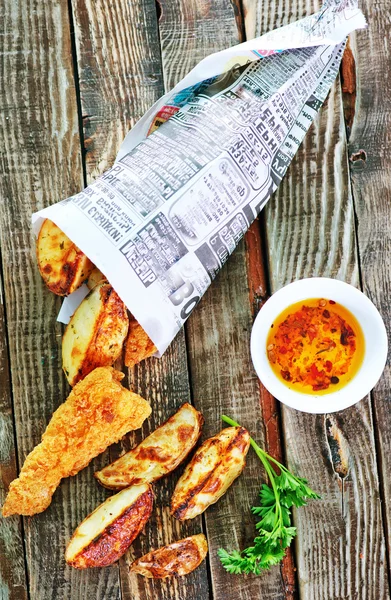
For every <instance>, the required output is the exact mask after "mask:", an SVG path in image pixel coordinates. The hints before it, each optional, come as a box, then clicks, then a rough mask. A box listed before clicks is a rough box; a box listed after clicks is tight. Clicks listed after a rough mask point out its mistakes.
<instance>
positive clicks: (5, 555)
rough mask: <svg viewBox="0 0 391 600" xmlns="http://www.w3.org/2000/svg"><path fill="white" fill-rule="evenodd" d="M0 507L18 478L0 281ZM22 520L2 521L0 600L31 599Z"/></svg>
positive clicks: (0, 524)
mask: <svg viewBox="0 0 391 600" xmlns="http://www.w3.org/2000/svg"><path fill="white" fill-rule="evenodd" d="M0 473H1V480H0V504H3V502H4V499H5V496H6V491H7V489H8V486H9V484H10V482H11V481H12V480H13V479H14V478H15V477H16V476H17V464H16V450H15V433H14V426H13V414H12V397H11V377H10V371H9V362H8V344H7V335H6V324H5V305H4V292H3V282H2V280H1V278H0ZM27 594H28V590H27V581H26V570H25V554H24V547H23V539H22V520H21V518H20V517H16V516H15V517H12V518H11V519H4V518H0V598H1V600H6V599H7V600H8V599H9V600H24V599H26V598H27V597H28V596H27Z"/></svg>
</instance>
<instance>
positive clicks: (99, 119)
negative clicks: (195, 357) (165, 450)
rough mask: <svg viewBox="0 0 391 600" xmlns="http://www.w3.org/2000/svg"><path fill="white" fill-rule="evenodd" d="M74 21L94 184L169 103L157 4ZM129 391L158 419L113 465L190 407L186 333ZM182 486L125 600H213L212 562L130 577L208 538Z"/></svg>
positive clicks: (162, 496)
mask: <svg viewBox="0 0 391 600" xmlns="http://www.w3.org/2000/svg"><path fill="white" fill-rule="evenodd" d="M73 15H74V24H75V41H76V47H77V60H78V70H79V74H80V93H81V103H82V106H83V114H88V115H95V116H93V117H91V116H90V117H88V121H87V119H86V120H85V123H84V125H85V135H86V136H87V139H86V140H85V142H86V150H87V154H86V168H87V181H88V182H90V181H91V180H92V179H94V177H96V176H97V175H99V174H100V173H101V172H103V171H104V170H105V169H107V168H109V167H110V166H111V164H112V162H113V161H114V159H115V156H116V154H117V152H118V149H119V145H120V143H121V142H122V139H123V138H124V137H125V134H126V133H127V131H128V129H129V128H130V126H131V125H133V124H134V123H135V122H136V121H137V120H138V119H139V118H140V117H141V116H142V114H144V112H145V111H146V110H147V109H148V108H149V107H150V106H151V105H152V104H153V103H154V102H155V101H156V100H157V99H158V98H159V96H160V95H162V93H163V78H162V71H161V62H160V43H159V35H158V29H157V17H156V9H155V3H154V2H153V1H149V0H148V1H146V0H140V1H138V2H134V3H129V2H126V1H122V2H118V3H116V4H113V5H108V4H107V3H105V2H88V1H87V2H86V1H85V0H75V1H74V2H73ZM103 17H104V18H103ZM129 384H130V387H131V389H132V390H134V391H135V392H137V393H139V394H141V395H142V396H143V397H144V398H146V399H147V400H149V401H150V402H151V406H152V415H151V417H150V418H149V419H148V421H147V422H146V423H145V424H144V427H143V430H142V432H137V433H135V434H131V435H129V436H128V439H124V441H123V443H122V444H121V445H119V446H118V447H117V448H112V450H111V459H114V458H116V457H117V456H119V454H120V453H122V452H124V451H127V450H129V449H130V448H131V447H133V446H134V445H135V444H136V443H139V442H140V441H141V440H142V439H143V438H144V437H145V436H146V435H148V434H149V433H150V432H151V431H153V430H154V429H155V428H156V427H157V426H158V425H160V424H161V423H162V422H163V421H165V420H166V419H167V418H168V417H169V416H170V415H171V414H172V413H174V412H175V410H176V409H177V408H179V406H180V405H181V404H182V403H183V402H186V401H190V386H189V380H188V368H187V358H186V347H185V339H184V333H183V331H182V332H181V333H180V334H179V335H178V336H177V338H176V339H175V341H174V342H173V343H172V344H171V346H170V349H169V350H168V352H167V353H166V354H165V355H164V357H163V358H162V359H161V360H160V361H158V360H156V359H153V358H152V359H149V360H147V361H144V362H143V363H142V364H141V365H139V366H137V367H135V368H134V369H133V370H132V371H131V372H129ZM176 479H177V476H176V475H174V476H171V477H167V478H165V479H163V480H162V481H159V482H157V483H156V485H155V486H154V491H155V494H156V500H155V508H154V512H153V515H152V517H151V519H150V521H149V522H148V523H147V525H146V527H145V530H144V533H143V534H142V535H141V536H140V537H139V538H138V539H137V540H135V542H134V543H133V545H132V547H131V549H130V551H129V552H128V553H127V554H126V556H125V557H124V558H123V559H122V560H121V561H120V563H119V565H120V573H121V591H122V598H123V599H124V600H126V599H129V600H130V599H131V598H132V599H133V598H134V599H140V600H141V599H142V600H144V599H145V600H147V599H148V600H155V599H157V598H159V600H186V599H189V600H193V599H195V598H208V597H209V585H208V576H207V573H206V563H205V562H204V563H203V564H202V565H201V566H200V567H199V568H198V569H197V570H196V571H195V572H194V573H192V574H190V575H189V576H187V577H181V578H178V579H176V578H175V579H168V580H149V579H146V578H144V577H142V576H140V575H137V574H135V573H130V571H129V565H130V563H131V562H132V561H133V560H134V559H136V558H139V557H140V556H142V555H143V554H146V553H147V552H149V551H150V550H152V549H156V548H158V547H160V546H162V545H166V544H169V543H171V542H172V541H175V540H178V539H181V538H182V537H186V536H188V535H192V534H194V533H200V532H201V531H202V522H201V519H195V520H194V521H191V522H189V523H185V524H183V525H181V524H179V523H178V522H177V521H175V520H174V519H172V518H171V517H170V515H169V502H170V497H171V494H172V491H173V489H174V486H175V482H176Z"/></svg>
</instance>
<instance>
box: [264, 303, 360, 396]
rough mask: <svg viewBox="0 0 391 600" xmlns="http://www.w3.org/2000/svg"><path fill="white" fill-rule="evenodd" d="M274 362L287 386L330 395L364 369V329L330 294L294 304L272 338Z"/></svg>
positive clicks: (269, 351) (279, 320)
mask: <svg viewBox="0 0 391 600" xmlns="http://www.w3.org/2000/svg"><path fill="white" fill-rule="evenodd" d="M266 352H267V355H268V359H269V362H270V365H271V367H272V369H273V371H274V373H275V374H276V375H277V377H278V378H279V379H280V381H282V382H283V383H284V384H285V385H286V386H287V387H289V388H290V389H292V390H295V391H297V392H301V393H304V394H313V395H318V394H322V395H323V394H329V393H331V392H334V391H336V390H338V389H341V388H342V387H343V386H345V385H346V384H347V383H348V382H349V381H351V379H352V378H353V377H354V376H355V375H356V373H357V372H358V370H359V368H360V366H361V364H362V361H363V358H364V353H365V340H364V334H363V332H362V329H361V327H360V325H359V323H358V321H357V319H356V318H355V317H354V316H353V315H352V313H351V312H350V311H349V310H348V309H347V308H345V307H344V306H342V305H341V304H339V303H336V302H334V301H333V300H327V299H325V298H310V299H308V300H301V301H300V302H296V303H295V304H291V305H290V306H288V308H286V309H285V310H284V311H283V312H282V313H281V314H280V315H279V316H278V317H277V318H276V319H275V320H274V322H273V324H272V325H271V327H270V331H269V335H268V337H267V343H266Z"/></svg>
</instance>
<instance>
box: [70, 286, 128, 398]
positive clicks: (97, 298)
mask: <svg viewBox="0 0 391 600" xmlns="http://www.w3.org/2000/svg"><path fill="white" fill-rule="evenodd" d="M88 312H90V315H88ZM86 315H87V316H90V317H91V318H90V319H89V320H88V323H89V325H88V326H86V323H87V320H86ZM128 326H129V320H128V314H127V310H126V306H125V304H124V303H123V302H122V300H121V299H120V297H119V296H118V294H117V293H116V292H115V290H114V289H113V288H112V286H111V285H110V284H109V283H106V282H103V283H100V284H98V285H97V286H96V287H95V288H94V289H93V290H92V291H91V292H90V294H88V296H87V297H86V298H84V300H83V302H82V303H81V304H80V306H79V307H78V308H77V309H76V311H75V313H74V315H73V316H72V318H71V320H70V321H69V323H68V325H67V328H66V330H65V333H64V336H63V341H62V359H63V370H64V373H65V375H66V377H67V379H68V382H69V383H70V385H72V386H73V385H75V384H76V383H77V382H78V381H81V380H82V379H83V378H84V377H85V376H86V375H88V373H91V371H93V370H94V369H96V368H97V367H105V366H109V365H112V364H113V363H114V362H115V361H116V360H117V358H119V357H120V356H121V352H122V346H123V343H124V340H125V338H126V335H127V333H128Z"/></svg>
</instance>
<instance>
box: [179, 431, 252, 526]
mask: <svg viewBox="0 0 391 600" xmlns="http://www.w3.org/2000/svg"><path fill="white" fill-rule="evenodd" d="M249 447H250V434H249V433H248V431H247V430H246V429H244V427H227V428H226V429H223V430H222V431H220V433H218V434H217V435H215V436H214V437H211V438H209V439H208V440H206V441H205V442H204V443H203V444H202V446H200V448H198V450H197V452H196V453H195V454H194V456H193V458H192V460H191V461H190V463H189V464H188V465H187V467H186V469H185V470H184V472H183V475H182V476H181V477H180V478H179V480H178V483H177V485H176V487H175V490H174V493H173V495H172V498H171V515H172V516H173V517H175V518H176V519H179V520H180V521H183V520H185V519H193V518H194V517H195V516H197V515H199V514H201V513H203V512H204V510H206V509H207V508H208V506H210V505H211V504H214V503H215V502H217V500H218V499H219V498H221V496H222V495H223V494H225V492H226V491H227V489H228V488H229V486H230V485H231V484H232V483H233V481H234V480H235V479H236V478H237V477H238V476H239V475H240V473H241V472H242V471H243V469H244V466H245V464H246V460H245V459H246V454H247V452H248V449H249Z"/></svg>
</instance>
